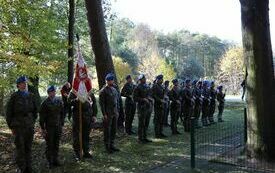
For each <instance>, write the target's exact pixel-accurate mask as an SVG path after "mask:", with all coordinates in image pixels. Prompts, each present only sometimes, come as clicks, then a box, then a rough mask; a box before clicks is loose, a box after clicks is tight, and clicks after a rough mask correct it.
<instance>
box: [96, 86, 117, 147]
mask: <svg viewBox="0 0 275 173" xmlns="http://www.w3.org/2000/svg"><path fill="white" fill-rule="evenodd" d="M119 99H120V95H119V93H118V91H117V89H116V88H114V87H113V86H108V85H106V86H104V87H103V88H102V89H101V90H100V93H99V103H100V106H101V111H102V114H103V116H105V115H106V116H107V119H104V143H105V147H106V150H107V151H108V152H112V149H113V148H114V140H115V136H116V131H117V119H118V117H119V104H120V103H119Z"/></svg>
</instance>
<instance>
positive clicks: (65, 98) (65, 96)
mask: <svg viewBox="0 0 275 173" xmlns="http://www.w3.org/2000/svg"><path fill="white" fill-rule="evenodd" d="M71 89H72V88H71V84H70V83H69V82H66V83H65V84H64V85H63V86H62V88H61V97H62V101H63V107H64V108H63V109H64V111H63V114H64V115H63V116H64V118H65V117H66V115H67V114H70V113H71V110H70V105H69V103H68V97H69V94H70V91H71ZM71 116H72V115H68V117H71Z"/></svg>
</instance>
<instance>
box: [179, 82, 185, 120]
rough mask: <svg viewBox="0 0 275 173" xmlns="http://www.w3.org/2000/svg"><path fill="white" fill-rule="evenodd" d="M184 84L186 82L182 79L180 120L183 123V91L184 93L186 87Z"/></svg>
mask: <svg viewBox="0 0 275 173" xmlns="http://www.w3.org/2000/svg"><path fill="white" fill-rule="evenodd" d="M184 86H185V83H184V81H182V82H181V84H180V95H181V111H180V112H181V113H180V120H181V123H183V124H184V115H183V114H184V106H183V105H184V99H183V97H182V93H183V89H184Z"/></svg>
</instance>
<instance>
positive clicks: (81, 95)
mask: <svg viewBox="0 0 275 173" xmlns="http://www.w3.org/2000/svg"><path fill="white" fill-rule="evenodd" d="M72 89H73V93H74V94H75V95H76V96H77V97H78V99H79V100H80V101H81V102H85V101H86V100H88V97H89V93H90V92H91V91H92V82H91V79H90V78H89V75H88V69H87V66H86V63H85V61H84V58H83V56H82V54H81V51H80V46H79V44H78V49H77V63H76V67H75V74H74V80H73V86H72Z"/></svg>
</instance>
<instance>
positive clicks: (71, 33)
mask: <svg viewBox="0 0 275 173" xmlns="http://www.w3.org/2000/svg"><path fill="white" fill-rule="evenodd" d="M74 23H75V0H69V26H68V82H70V83H72V82H73V77H74Z"/></svg>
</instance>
